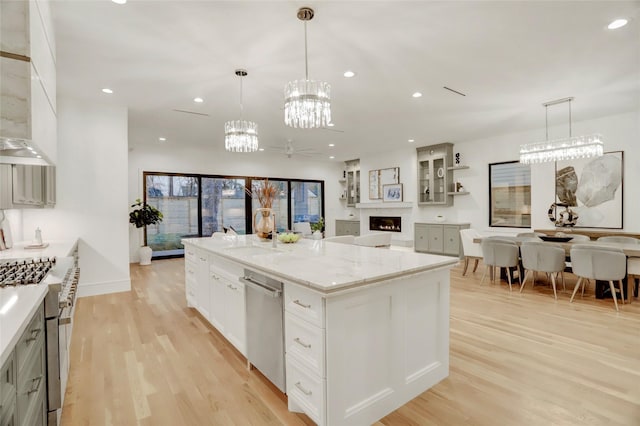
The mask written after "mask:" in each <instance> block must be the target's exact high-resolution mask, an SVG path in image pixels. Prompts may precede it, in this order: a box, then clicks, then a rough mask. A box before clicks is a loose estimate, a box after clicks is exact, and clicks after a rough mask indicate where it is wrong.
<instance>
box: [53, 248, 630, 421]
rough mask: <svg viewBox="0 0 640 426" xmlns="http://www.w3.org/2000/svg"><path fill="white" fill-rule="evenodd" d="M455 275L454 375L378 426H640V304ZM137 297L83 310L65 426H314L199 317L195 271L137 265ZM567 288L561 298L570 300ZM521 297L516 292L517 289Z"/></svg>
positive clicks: (541, 283) (177, 265)
mask: <svg viewBox="0 0 640 426" xmlns="http://www.w3.org/2000/svg"><path fill="white" fill-rule="evenodd" d="M483 269H484V268H482V265H480V266H479V267H478V270H477V271H476V273H472V272H471V271H468V272H467V276H465V277H462V267H461V266H458V267H456V268H454V269H453V270H452V273H451V309H450V312H451V314H450V315H451V320H450V328H451V331H450V375H449V377H448V378H447V379H445V380H444V381H442V382H441V383H439V384H438V385H436V386H435V387H434V388H433V389H431V390H429V391H427V392H425V393H423V394H421V395H419V396H418V397H417V398H415V399H413V400H412V401H411V402H409V403H408V404H406V405H405V406H403V407H401V408H399V409H398V410H396V411H394V412H393V413H391V414H389V415H388V416H387V417H385V418H383V419H381V420H380V421H378V422H376V423H375V425H376V426H410V425H416V426H426V425H438V426H442V425H456V426H457V425H462V424H465V425H479V426H483V425H487V426H489V425H491V426H493V425H496V424H499V425H507V424H508V425H518V426H528V425H531V426H537V425H549V424H557V425H592V426H600V425H607V426H608V425H614V426H638V425H640V385H639V384H640V302H639V300H638V299H637V298H636V299H635V300H634V301H633V303H631V304H624V305H620V312H616V311H615V309H614V307H613V302H612V300H611V299H608V300H596V299H595V297H594V295H593V291H594V289H593V284H592V285H591V286H590V287H589V288H588V290H587V293H586V294H585V297H584V298H580V297H579V296H577V297H576V300H575V301H574V302H573V303H569V298H570V296H571V290H572V288H573V285H574V284H575V277H574V276H572V275H570V274H567V276H566V277H565V278H566V280H567V283H566V284H567V291H566V292H562V291H559V292H558V300H557V301H556V300H554V298H553V290H552V289H551V288H550V287H549V286H548V285H547V283H546V280H545V278H544V277H543V276H540V274H539V276H538V279H537V280H536V285H535V286H533V287H532V286H531V285H530V283H527V287H526V288H525V290H524V291H523V292H522V293H519V292H518V291H517V290H514V291H513V292H509V288H508V285H507V284H506V282H499V281H496V283H495V284H491V283H489V282H487V281H486V280H485V283H484V284H483V285H482V286H480V285H479V283H480V278H481V277H482V272H483ZM131 279H132V291H131V292H129V293H117V294H110V295H104V296H94V297H86V298H82V299H79V300H78V302H77V307H76V315H75V322H74V324H75V325H74V327H75V328H74V335H73V342H72V347H71V372H70V377H69V385H68V388H67V394H66V398H65V402H64V411H63V417H62V425H63V426H76V425H82V426H85V425H91V426H93V425H100V426H102V425H117V426H122V425H127V426H129V425H142V426H163V425H171V426H175V425H194V426H205V425H212V426H218V425H220V426H227V425H238V426H245V425H256V426H263V425H295V426H297V425H312V424H313V422H312V421H311V420H310V419H309V418H308V417H307V416H304V415H301V414H296V413H290V412H289V411H288V410H287V402H286V396H284V395H283V394H282V393H280V392H279V391H278V390H277V389H276V388H275V387H274V386H273V385H272V384H270V383H269V382H268V381H267V380H266V379H265V378H264V376H262V375H261V374H260V373H259V372H258V371H257V370H252V371H248V370H247V369H246V360H245V359H244V358H243V357H242V356H241V355H240V354H239V353H238V351H237V350H235V348H233V347H232V346H231V345H230V344H229V343H228V342H227V341H226V340H225V339H224V337H222V336H221V335H220V333H218V332H217V331H216V330H215V329H213V328H212V327H211V326H210V325H208V324H207V323H206V320H204V319H203V318H202V317H201V316H200V315H199V314H198V313H196V312H195V311H194V310H193V309H190V308H187V307H186V301H185V295H184V260H183V259H168V260H161V261H153V263H152V265H151V266H144V267H141V266H139V265H131ZM559 288H561V286H559ZM514 289H515V288H514Z"/></svg>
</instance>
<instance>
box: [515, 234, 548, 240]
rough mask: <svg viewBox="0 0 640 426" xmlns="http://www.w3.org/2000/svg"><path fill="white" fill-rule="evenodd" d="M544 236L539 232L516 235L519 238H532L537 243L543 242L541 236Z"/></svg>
mask: <svg viewBox="0 0 640 426" xmlns="http://www.w3.org/2000/svg"><path fill="white" fill-rule="evenodd" d="M541 235H544V234H540V233H538V232H521V233H519V234H517V235H516V237H518V238H531V239H534V240H537V241H542V240H541V239H540V236H541Z"/></svg>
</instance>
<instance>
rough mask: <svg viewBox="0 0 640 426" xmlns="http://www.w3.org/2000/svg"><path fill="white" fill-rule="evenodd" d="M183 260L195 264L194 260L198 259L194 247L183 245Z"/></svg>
mask: <svg viewBox="0 0 640 426" xmlns="http://www.w3.org/2000/svg"><path fill="white" fill-rule="evenodd" d="M184 260H185V262H191V263H193V264H195V263H196V261H197V260H198V257H197V255H196V249H194V248H193V247H189V246H185V249H184Z"/></svg>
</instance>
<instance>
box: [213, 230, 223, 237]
mask: <svg viewBox="0 0 640 426" xmlns="http://www.w3.org/2000/svg"><path fill="white" fill-rule="evenodd" d="M224 236H225V233H224V232H218V231H216V232H214V233H213V234H211V238H224Z"/></svg>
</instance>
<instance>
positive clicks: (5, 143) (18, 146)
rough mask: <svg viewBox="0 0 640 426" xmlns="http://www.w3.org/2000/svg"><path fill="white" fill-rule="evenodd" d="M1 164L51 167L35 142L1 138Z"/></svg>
mask: <svg viewBox="0 0 640 426" xmlns="http://www.w3.org/2000/svg"><path fill="white" fill-rule="evenodd" d="M0 164H34V165H39V166H47V165H50V164H51V162H50V161H49V159H48V158H47V156H46V155H44V153H42V152H41V151H40V149H39V148H38V147H37V146H36V144H35V143H34V142H33V141H29V140H24V139H12V138H3V137H0Z"/></svg>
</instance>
